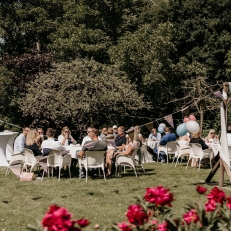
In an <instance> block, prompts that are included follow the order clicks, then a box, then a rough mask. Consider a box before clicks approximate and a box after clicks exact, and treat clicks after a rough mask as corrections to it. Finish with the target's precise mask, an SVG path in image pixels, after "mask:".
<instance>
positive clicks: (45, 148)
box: [41, 128, 66, 156]
mask: <svg viewBox="0 0 231 231" xmlns="http://www.w3.org/2000/svg"><path fill="white" fill-rule="evenodd" d="M54 135H55V131H54V130H53V129H52V128H48V129H47V131H46V136H47V140H44V141H43V142H42V145H41V147H42V152H43V155H44V156H46V155H48V154H49V153H50V151H51V150H52V149H58V150H60V151H66V148H65V146H64V145H62V144H60V143H59V142H58V141H55V139H54Z"/></svg>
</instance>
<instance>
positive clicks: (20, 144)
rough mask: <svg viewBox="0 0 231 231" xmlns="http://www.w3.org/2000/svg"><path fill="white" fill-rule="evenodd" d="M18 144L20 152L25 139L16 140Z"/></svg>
mask: <svg viewBox="0 0 231 231" xmlns="http://www.w3.org/2000/svg"><path fill="white" fill-rule="evenodd" d="M18 145H19V150H20V152H23V149H24V148H25V139H23V137H22V139H20V141H18Z"/></svg>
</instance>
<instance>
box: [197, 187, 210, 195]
mask: <svg viewBox="0 0 231 231" xmlns="http://www.w3.org/2000/svg"><path fill="white" fill-rule="evenodd" d="M196 190H197V192H198V193H199V194H204V193H206V191H207V188H204V187H202V186H200V185H198V186H197V188H196Z"/></svg>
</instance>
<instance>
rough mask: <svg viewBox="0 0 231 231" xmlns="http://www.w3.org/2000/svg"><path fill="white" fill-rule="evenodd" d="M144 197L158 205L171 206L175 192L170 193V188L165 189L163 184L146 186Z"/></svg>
mask: <svg viewBox="0 0 231 231" xmlns="http://www.w3.org/2000/svg"><path fill="white" fill-rule="evenodd" d="M144 199H145V200H146V201H148V202H150V203H152V204H155V205H156V206H169V207H171V206H172V205H171V202H172V201H173V194H172V193H169V190H168V189H165V188H164V187H163V186H157V187H156V188H146V194H145V195H144Z"/></svg>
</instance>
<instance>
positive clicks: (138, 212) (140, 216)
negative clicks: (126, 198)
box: [126, 204, 148, 225]
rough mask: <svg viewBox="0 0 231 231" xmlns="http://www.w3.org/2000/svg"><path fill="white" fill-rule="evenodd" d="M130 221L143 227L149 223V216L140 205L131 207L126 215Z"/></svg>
mask: <svg viewBox="0 0 231 231" xmlns="http://www.w3.org/2000/svg"><path fill="white" fill-rule="evenodd" d="M126 216H127V218H128V221H129V222H130V223H132V224H139V225H143V224H144V223H146V222H147V221H148V215H147V213H146V212H145V211H144V209H143V208H142V207H141V206H140V205H138V204H134V205H130V206H129V207H128V211H127V214H126Z"/></svg>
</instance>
